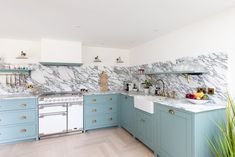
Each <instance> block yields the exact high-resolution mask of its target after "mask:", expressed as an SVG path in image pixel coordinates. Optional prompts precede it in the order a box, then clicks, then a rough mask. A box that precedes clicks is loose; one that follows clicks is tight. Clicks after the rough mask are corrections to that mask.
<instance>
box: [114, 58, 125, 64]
mask: <svg viewBox="0 0 235 157" xmlns="http://www.w3.org/2000/svg"><path fill="white" fill-rule="evenodd" d="M116 60H117V63H124V62H123V61H122V59H121V57H118V58H117V59H116Z"/></svg>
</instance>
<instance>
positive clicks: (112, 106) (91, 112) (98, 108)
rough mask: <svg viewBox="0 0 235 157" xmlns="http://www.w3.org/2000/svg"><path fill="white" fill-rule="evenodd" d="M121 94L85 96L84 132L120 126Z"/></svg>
mask: <svg viewBox="0 0 235 157" xmlns="http://www.w3.org/2000/svg"><path fill="white" fill-rule="evenodd" d="M119 96H120V95H119V94H104V95H87V96H84V130H85V131H87V130H92V129H98V128H104V127H111V126H118V125H119V105H118V99H119Z"/></svg>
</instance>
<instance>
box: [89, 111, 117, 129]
mask: <svg viewBox="0 0 235 157" xmlns="http://www.w3.org/2000/svg"><path fill="white" fill-rule="evenodd" d="M117 116H118V115H117V113H114V114H104V115H98V116H89V117H86V119H85V127H86V129H93V128H102V127H108V126H114V125H117V123H118V117H117Z"/></svg>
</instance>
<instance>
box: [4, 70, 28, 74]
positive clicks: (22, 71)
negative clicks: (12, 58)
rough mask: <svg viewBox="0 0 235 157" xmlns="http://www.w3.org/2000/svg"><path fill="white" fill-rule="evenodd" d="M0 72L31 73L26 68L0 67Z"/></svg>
mask: <svg viewBox="0 0 235 157" xmlns="http://www.w3.org/2000/svg"><path fill="white" fill-rule="evenodd" d="M0 73H3V74H22V73H28V74H29V75H30V74H31V70H26V69H0Z"/></svg>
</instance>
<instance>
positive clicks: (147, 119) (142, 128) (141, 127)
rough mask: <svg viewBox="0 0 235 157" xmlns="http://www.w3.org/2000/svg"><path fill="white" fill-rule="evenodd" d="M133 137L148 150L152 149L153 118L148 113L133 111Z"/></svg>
mask: <svg viewBox="0 0 235 157" xmlns="http://www.w3.org/2000/svg"><path fill="white" fill-rule="evenodd" d="M135 110H136V111H135V121H136V123H135V124H136V126H135V128H136V132H135V137H136V138H138V139H139V140H140V141H141V142H143V143H144V144H145V145H146V146H148V147H149V148H150V149H152V150H153V149H154V138H153V137H154V116H153V115H152V114H150V113H147V112H144V111H141V110H139V109H135Z"/></svg>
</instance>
